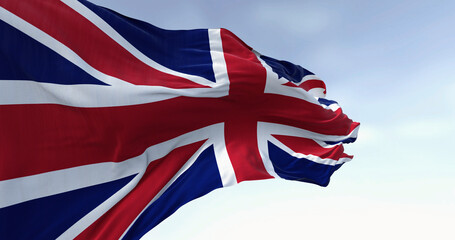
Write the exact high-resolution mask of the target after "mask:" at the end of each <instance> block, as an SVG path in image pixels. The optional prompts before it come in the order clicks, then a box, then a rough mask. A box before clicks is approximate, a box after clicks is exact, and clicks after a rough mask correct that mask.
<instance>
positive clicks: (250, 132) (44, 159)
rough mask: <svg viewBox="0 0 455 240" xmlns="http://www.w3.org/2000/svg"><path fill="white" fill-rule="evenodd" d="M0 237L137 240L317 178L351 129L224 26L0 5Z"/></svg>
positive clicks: (333, 106) (300, 74)
mask: <svg viewBox="0 0 455 240" xmlns="http://www.w3.org/2000/svg"><path fill="white" fill-rule="evenodd" d="M0 36H1V37H0V63H1V64H0V239H56V238H58V239H72V238H76V239H119V238H123V239H138V238H140V237H141V236H143V235H144V234H145V233H146V232H147V231H149V230H150V229H152V228H153V227H154V226H156V225H157V224H158V223H160V222H161V221H162V220H163V219H165V218H166V217H168V216H169V215H171V214H172V213H173V212H175V211H176V210H177V209H178V208H179V207H180V206H182V205H183V204H185V203H187V202H188V201H191V200H193V199H195V198H198V197H200V196H202V195H205V194H207V193H208V192H210V191H212V190H214V189H216V188H221V187H226V186H230V185H234V184H236V183H238V182H242V181H246V180H260V179H269V178H284V179H290V180H298V181H303V182H310V183H315V184H318V185H321V186H326V185H327V184H328V183H329V178H330V176H331V175H332V173H333V172H334V171H335V170H337V169H338V168H339V167H340V166H341V165H342V164H343V163H345V162H347V161H349V160H351V158H352V156H350V155H347V154H345V153H344V151H343V143H349V142H353V141H354V140H355V138H356V135H357V130H358V123H356V122H353V121H351V120H350V119H349V118H348V117H347V116H346V115H344V114H343V113H342V111H341V109H340V108H339V106H338V105H337V103H336V102H334V101H331V100H328V99H326V98H325V93H326V89H325V84H324V82H322V81H321V80H320V79H318V78H317V77H316V76H315V75H314V74H313V73H311V72H310V71H308V70H306V69H303V68H302V67H300V66H298V65H294V64H291V63H289V62H285V61H279V60H276V59H273V58H270V57H267V56H263V55H261V54H259V53H257V52H256V51H254V50H252V49H251V48H250V47H249V46H247V45H246V44H245V43H243V42H242V41H241V40H240V39H238V38H237V37H236V36H235V35H234V34H232V33H231V32H229V31H227V30H225V29H208V30H207V29H199V30H184V31H169V30H163V29H160V28H157V27H155V26H152V25H150V24H147V23H144V22H141V21H138V20H135V19H131V18H128V17H125V16H122V15H120V14H118V13H116V12H113V11H111V10H109V9H105V8H102V7H99V6H96V5H93V4H91V3H90V2H87V1H83V0H81V1H76V0H61V1H58V0H20V1H18V0H2V1H0Z"/></svg>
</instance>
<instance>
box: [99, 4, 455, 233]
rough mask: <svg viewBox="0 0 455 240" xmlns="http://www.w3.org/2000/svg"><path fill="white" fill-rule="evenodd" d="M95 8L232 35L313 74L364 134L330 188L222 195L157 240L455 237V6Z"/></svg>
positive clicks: (193, 208) (181, 214)
mask: <svg viewBox="0 0 455 240" xmlns="http://www.w3.org/2000/svg"><path fill="white" fill-rule="evenodd" d="M92 2H94V3H97V4H99V5H102V6H106V7H108V8H111V9H114V10H116V11H118V12H120V13H122V14H124V15H127V16H130V17H133V18H137V19H141V20H144V21H147V22H149V23H151V24H154V25H156V26H158V27H161V28H167V29H191V28H219V27H223V28H227V29H229V30H231V31H232V32H234V33H235V34H237V35H238V36H239V37H240V38H242V39H243V40H244V41H245V42H246V43H247V44H249V45H250V46H252V47H253V48H255V49H256V50H257V51H259V52H260V53H263V54H266V55H269V56H272V57H275V58H280V59H286V60H289V61H292V62H294V63H297V64H300V65H302V66H303V67H305V68H308V69H309V70H311V71H313V72H315V73H316V74H317V75H319V76H320V77H321V78H322V79H324V81H325V82H326V83H327V88H328V98H331V99H334V100H337V101H338V102H339V103H340V105H341V106H342V108H343V109H344V111H345V113H347V114H348V116H349V117H351V118H352V119H354V120H356V121H359V122H361V124H362V126H361V129H360V134H359V139H358V142H356V143H355V144H353V145H351V146H348V147H347V151H348V153H350V154H354V155H355V158H354V160H353V161H352V162H350V163H348V164H346V165H345V166H343V167H342V168H341V169H340V170H339V171H337V172H336V173H335V175H334V176H333V178H332V182H331V184H330V185H329V187H327V188H321V187H317V186H313V185H310V184H305V183H297V182H290V181H278V180H274V181H256V182H248V183H242V184H240V185H238V186H235V187H231V188H227V189H221V190H216V191H214V192H212V193H210V194H209V195H207V196H205V197H203V198H201V199H198V200H196V201H193V202H191V203H189V204H187V205H186V206H184V207H183V208H181V209H180V210H178V211H177V213H176V214H174V215H173V216H171V217H170V218H168V219H167V220H165V221H164V222H163V223H162V224H161V225H159V226H158V227H156V228H155V229H154V230H152V231H151V232H150V233H149V235H148V236H147V237H148V239H233V238H236V239H258V238H260V237H262V239H284V238H285V237H289V238H290V239H304V238H308V239H330V238H333V237H335V236H336V237H337V239H348V238H349V239H384V238H386V239H403V238H406V239H411V238H413V239H430V238H431V239H455V234H454V233H453V232H452V231H451V228H452V227H453V226H452V225H453V220H454V214H455V157H454V156H453V149H452V148H453V145H454V143H455V140H454V137H453V136H454V135H455V110H454V109H455V66H454V65H455V64H454V62H455V28H454V26H453V24H454V23H455V14H454V12H455V2H453V1H324V2H323V1H276V0H273V1H271V0H263V1H239V0H231V1H215V0H204V1H203V0H199V1H176V0H168V1H145V0H138V1H120V0H93V1H92Z"/></svg>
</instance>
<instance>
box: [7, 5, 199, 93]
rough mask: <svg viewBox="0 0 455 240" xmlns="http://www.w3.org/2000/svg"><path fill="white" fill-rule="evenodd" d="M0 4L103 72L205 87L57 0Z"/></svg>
mask: <svg viewBox="0 0 455 240" xmlns="http://www.w3.org/2000/svg"><path fill="white" fill-rule="evenodd" d="M0 6H2V7H3V8H5V9H7V10H8V11H10V12H12V13H13V14H15V15H17V16H19V17H20V18H22V19H24V20H26V21H27V22H29V23H30V24H32V25H34V26H35V27H37V28H39V29H41V30H42V31H44V32H46V33H47V34H48V35H50V36H52V37H53V38H55V39H56V40H58V41H59V42H61V43H63V44H64V45H66V46H67V47H69V48H70V49H72V50H73V51H74V52H76V53H77V54H78V55H79V56H80V57H81V58H82V59H84V60H85V61H86V62H87V63H88V64H89V65H91V66H92V67H94V68H95V69H97V70H98V71H100V72H102V73H105V74H107V75H110V76H113V77H116V78H119V79H121V80H124V81H127V82H130V83H133V84H137V85H153V86H165V87H170V88H195V87H197V88H202V87H206V86H203V85H200V84H197V83H194V82H192V81H189V80H187V79H184V78H181V77H176V76H174V75H170V74H167V73H163V72H160V71H158V70H156V69H154V68H152V67H149V66H148V65H146V64H145V63H143V62H142V61H140V60H138V59H137V58H136V57H134V56H133V55H132V54H131V53H129V52H128V51H127V50H125V49H124V48H123V47H122V46H120V45H119V44H118V43H117V42H115V41H114V40H112V39H111V38H110V37H109V36H108V35H106V34H105V33H104V32H102V31H101V30H100V29H98V27H96V26H95V25H94V24H93V23H91V22H90V21H88V20H87V19H86V18H84V17H83V16H82V15H80V14H79V13H77V12H75V11H74V10H73V9H71V8H70V7H68V6H67V5H65V4H64V3H62V2H61V1H57V0H47V1H43V0H27V1H0ZM43 16H45V17H43ZM100 57H102V59H100Z"/></svg>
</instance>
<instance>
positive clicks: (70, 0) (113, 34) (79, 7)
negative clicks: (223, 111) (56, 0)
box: [62, 0, 215, 86]
mask: <svg viewBox="0 0 455 240" xmlns="http://www.w3.org/2000/svg"><path fill="white" fill-rule="evenodd" d="M62 2H63V3H65V4H66V5H68V6H69V7H70V8H72V9H73V10H74V11H76V12H78V13H79V14H81V15H82V16H84V17H85V18H86V19H87V20H89V21H90V22H92V23H93V24H95V26H97V27H98V28H99V29H100V30H101V31H103V32H104V33H106V34H107V35H108V36H109V37H110V38H112V39H113V40H114V41H115V42H117V43H118V44H120V46H122V47H123V48H124V49H126V50H127V51H128V52H130V53H131V54H132V55H133V56H135V57H136V58H137V59H138V60H140V61H142V62H143V63H145V64H147V65H148V66H150V67H152V68H154V69H156V70H158V71H161V72H164V73H168V74H171V75H174V76H178V77H182V78H185V79H188V80H190V81H193V82H195V83H198V84H201V85H204V86H214V85H215V83H214V82H212V81H210V80H207V79H205V78H203V77H200V76H196V75H190V74H186V73H181V72H177V71H174V70H172V69H169V68H167V67H165V66H163V65H161V64H159V63H157V62H155V61H153V60H152V59H150V58H148V57H147V56H145V55H144V54H143V53H142V52H140V51H139V50H138V49H136V48H135V47H134V46H133V45H131V43H129V42H128V41H127V40H126V39H125V38H124V37H122V35H120V34H119V33H118V32H117V31H115V29H114V28H112V27H111V26H110V25H109V24H107V23H106V22H105V21H104V20H103V19H102V18H100V17H99V16H98V15H96V14H95V13H94V12H92V11H91V10H90V9H88V8H87V7H86V6H84V5H83V4H82V3H80V2H78V1H75V0H62Z"/></svg>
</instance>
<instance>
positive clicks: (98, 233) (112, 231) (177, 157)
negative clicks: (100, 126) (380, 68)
mask: <svg viewBox="0 0 455 240" xmlns="http://www.w3.org/2000/svg"><path fill="white" fill-rule="evenodd" d="M202 144H203V142H197V143H193V144H190V145H187V146H184V147H180V148H176V149H174V150H173V151H172V152H170V153H169V154H168V155H167V156H166V157H164V158H162V159H159V160H155V161H153V162H152V163H150V165H149V166H148V167H147V170H146V172H145V174H144V176H143V177H142V179H141V181H140V182H139V183H138V185H137V186H136V187H135V188H134V189H133V190H132V191H131V192H130V193H129V194H128V195H127V196H126V197H125V198H123V199H122V200H121V201H120V202H119V203H117V204H116V205H115V206H114V207H113V208H111V209H110V210H109V211H108V212H107V213H105V214H104V215H103V216H102V217H101V218H98V219H97V220H96V221H95V222H94V223H93V224H92V225H90V227H88V228H87V229H85V231H83V232H82V233H81V234H80V235H78V236H77V238H76V239H81V240H82V239H120V236H121V235H122V234H123V232H125V231H126V229H127V228H128V226H129V225H130V224H131V223H132V222H133V221H134V219H135V218H136V217H137V216H138V215H139V214H140V213H141V211H142V210H143V209H144V208H145V207H146V206H147V204H148V203H149V202H150V201H151V200H152V199H153V198H154V197H155V195H156V194H158V192H159V191H161V189H162V188H163V187H164V186H165V185H166V184H167V183H168V182H169V181H170V180H171V178H172V177H173V176H174V175H175V174H176V173H177V172H178V170H179V169H180V168H181V167H182V166H183V165H184V164H185V162H186V161H188V159H189V158H190V157H191V156H192V155H193V154H194V153H195V152H196V151H197V150H198V149H199V148H200V147H201V146H202Z"/></svg>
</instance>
